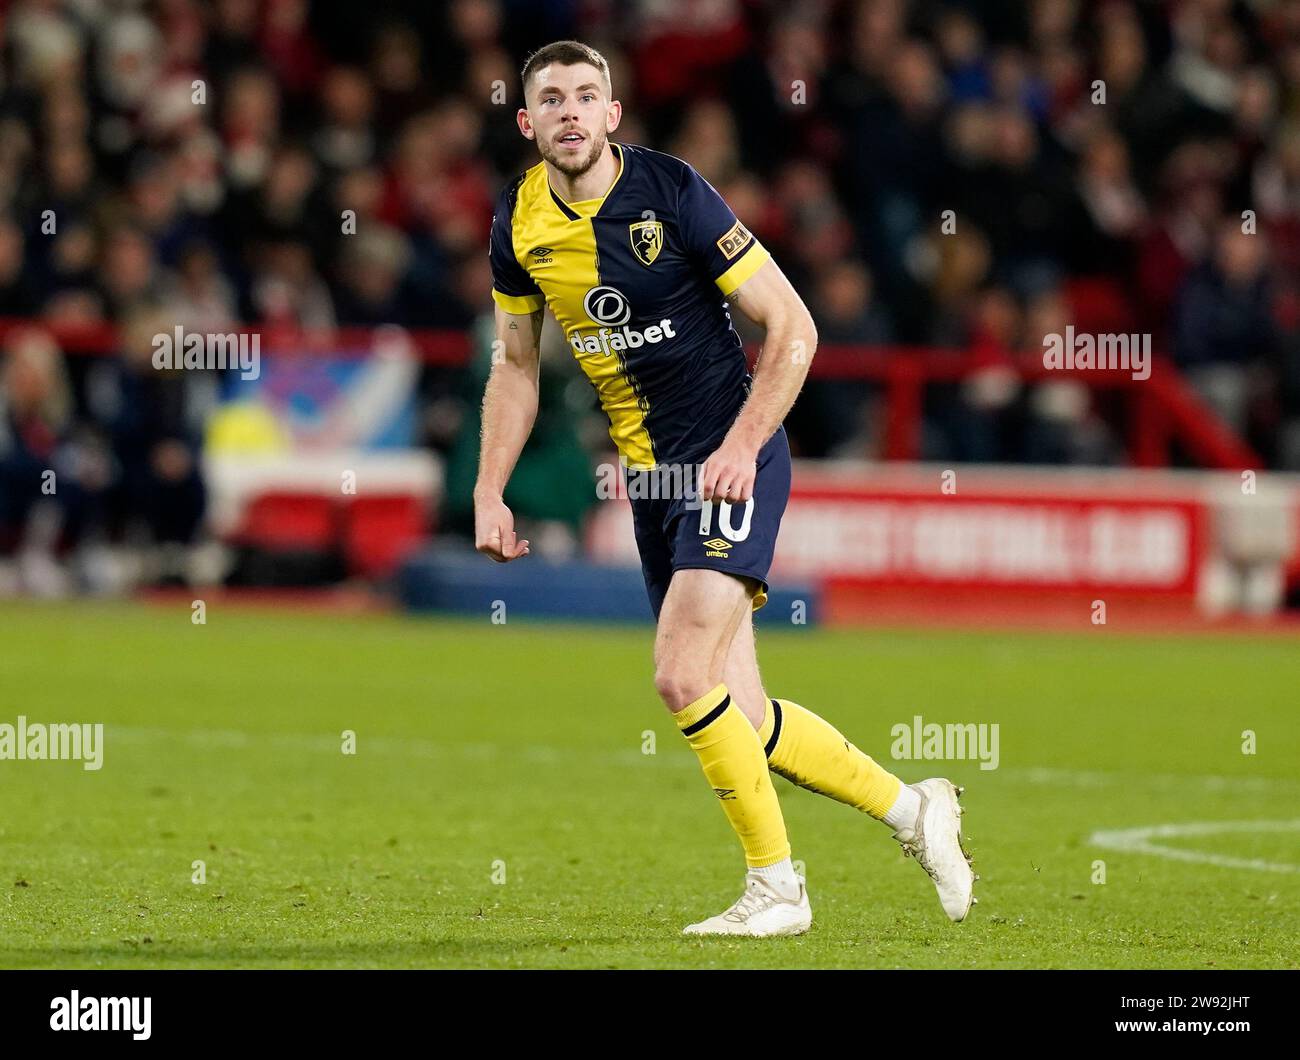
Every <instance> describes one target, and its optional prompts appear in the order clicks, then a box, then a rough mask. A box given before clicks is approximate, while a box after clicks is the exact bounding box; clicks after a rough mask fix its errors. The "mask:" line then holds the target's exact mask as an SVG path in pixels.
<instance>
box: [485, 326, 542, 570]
mask: <svg viewBox="0 0 1300 1060" xmlns="http://www.w3.org/2000/svg"><path fill="white" fill-rule="evenodd" d="M544 313H545V310H542V309H537V310H534V311H532V312H530V313H528V314H525V315H520V314H516V313H508V312H506V310H504V309H503V308H501V306H500V305H498V306H497V307H496V343H495V345H494V347H493V348H494V351H496V353H495V355H494V356H493V358H492V372H491V374H490V375H489V376H488V382H487V388H486V389H485V390H484V392H483V429H482V441H481V444H480V447H479V467H478V481H477V482H476V483H475V485H474V547H475V548H477V549H478V550H479V551H480V552H482V553H484V554H485V555H487V556H490V557H491V558H492V559H494V560H496V561H497V562H498V563H508V562H509V561H510V560H512V559H518V558H519V557H520V556H526V555H528V542H527V541H520V540H518V537H517V535H516V534H515V517H514V515H513V514H512V513H511V511H510V509H509V508H507V507H506V504H505V501H504V500H503V496H504V494H505V491H506V483H507V482H509V481H510V473H511V472H512V471H514V469H515V464H516V463H517V462H518V460H519V454H520V453H522V452H523V450H524V443H525V442H527V441H528V435H529V434H531V433H532V429H533V423H534V422H535V421H536V419H537V380H538V366H539V363H540V343H541V337H542V317H543V315H544Z"/></svg>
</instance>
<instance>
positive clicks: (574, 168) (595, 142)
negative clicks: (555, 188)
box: [537, 129, 607, 179]
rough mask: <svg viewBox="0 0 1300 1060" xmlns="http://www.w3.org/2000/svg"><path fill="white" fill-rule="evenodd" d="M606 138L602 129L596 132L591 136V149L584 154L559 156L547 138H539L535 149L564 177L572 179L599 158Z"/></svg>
mask: <svg viewBox="0 0 1300 1060" xmlns="http://www.w3.org/2000/svg"><path fill="white" fill-rule="evenodd" d="M606 140H607V137H606V135H605V130H604V129H601V130H599V131H598V132H596V133H595V134H594V135H593V136H592V138H591V150H590V151H588V152H587V154H586V155H585V156H583V155H577V156H574V155H568V154H566V155H564V156H561V155H559V154H558V153H557V152H556V150H555V147H554V145H553V144H552V143H551V142H550V141H549V140H548V141H546V142H545V143H543V142H542V140H541V139H540V138H539V139H538V141H537V150H538V152H539V153H540V154H541V156H542V158H543V159H545V160H546V161H547V162H549V163H550V164H551V165H553V166H554V167H555V168H556V169H558V170H559V171H560V172H561V173H563V174H564V175H565V176H566V177H568V178H570V179H573V178H574V177H580V176H582V175H583V174H584V173H586V172H587V170H589V169H590V168H591V167H592V166H594V165H595V164H596V163H597V162H598V161H599V160H600V156H601V154H602V153H603V152H604V150H605V142H606Z"/></svg>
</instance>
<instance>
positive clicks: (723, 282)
mask: <svg viewBox="0 0 1300 1060" xmlns="http://www.w3.org/2000/svg"><path fill="white" fill-rule="evenodd" d="M677 225H678V228H679V229H680V230H681V233H682V238H683V239H684V240H685V242H686V251H687V253H688V254H689V255H690V257H691V258H692V259H693V260H694V261H695V262H696V263H697V264H698V265H699V266H700V267H701V268H702V269H703V270H704V271H705V273H706V274H707V275H708V277H709V279H711V280H712V281H713V282H714V283H716V284H717V285H718V288H719V290H721V291H722V293H723V294H724V295H726V294H731V293H732V292H733V291H734V290H736V288H737V287H739V286H740V285H741V284H742V283H744V282H745V281H746V280H748V279H749V278H750V277H751V276H753V275H754V273H755V272H757V271H758V269H759V266H761V265H762V264H763V263H764V262H765V261H767V260H768V258H769V257H770V256H771V255H769V254H768V252H767V249H766V248H765V247H764V246H763V245H762V244H761V243H760V242H759V241H758V240H757V239H755V238H754V236H753V234H752V233H751V232H750V231H749V229H747V228H746V227H745V226H744V225H743V224H741V222H740V221H738V220H737V219H736V215H735V214H734V213H732V212H731V207H730V206H728V205H727V204H726V203H725V202H724V201H723V200H722V196H721V195H719V194H718V193H717V191H715V190H714V187H713V185H712V184H710V183H709V182H708V181H707V180H705V179H704V178H703V177H702V176H700V175H699V174H698V173H697V172H695V169H694V168H693V167H692V166H689V165H688V166H684V167H683V172H682V182H681V185H680V186H679V188H678V194H677Z"/></svg>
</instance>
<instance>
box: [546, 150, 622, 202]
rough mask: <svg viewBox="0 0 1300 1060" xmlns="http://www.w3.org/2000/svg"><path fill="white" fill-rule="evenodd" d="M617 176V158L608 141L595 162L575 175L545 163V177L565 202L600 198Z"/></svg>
mask: <svg viewBox="0 0 1300 1060" xmlns="http://www.w3.org/2000/svg"><path fill="white" fill-rule="evenodd" d="M617 176H618V159H617V158H615V157H614V149H613V148H612V147H610V146H609V143H608V141H606V143H605V150H604V151H602V152H601V154H600V159H599V160H598V161H597V162H596V164H595V165H594V166H592V167H591V168H590V169H589V170H587V171H586V172H585V173H580V174H579V175H578V176H576V177H570V176H569V175H568V174H567V173H561V172H560V171H559V170H558V169H556V168H555V167H554V166H553V165H551V163H549V162H547V163H546V179H547V180H549V181H550V182H551V187H552V188H553V189H554V190H555V194H556V195H558V196H559V197H560V198H561V199H563V200H564V201H565V202H586V201H587V200H588V199H599V198H602V197H603V196H604V195H605V193H606V192H607V191H609V189H610V188H611V187H612V186H613V184H614V178H615V177H617Z"/></svg>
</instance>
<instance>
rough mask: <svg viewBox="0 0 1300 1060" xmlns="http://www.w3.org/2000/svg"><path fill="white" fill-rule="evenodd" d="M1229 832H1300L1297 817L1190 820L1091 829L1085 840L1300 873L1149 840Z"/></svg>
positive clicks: (1254, 860)
mask: <svg viewBox="0 0 1300 1060" xmlns="http://www.w3.org/2000/svg"><path fill="white" fill-rule="evenodd" d="M1230 832H1300V818H1297V819H1295V820H1291V821H1191V822H1189V823H1187V824H1157V825H1150V826H1148V827H1145V828H1118V829H1107V830H1102V831H1097V832H1093V833H1092V835H1091V836H1089V837H1088V842H1089V843H1091V844H1093V845H1094V846H1099V847H1103V848H1104V849H1107V850H1121V851H1124V852H1125V853H1132V854H1153V855H1155V856H1156V857H1159V858H1170V859H1172V860H1174V861H1190V862H1196V863H1198V864H1202V865H1218V866H1220V867H1222V868H1225V869H1253V870H1255V871H1257V872H1286V873H1292V872H1300V865H1291V864H1287V863H1282V862H1276V861H1264V860H1263V859H1261V858H1234V857H1229V856H1227V855H1226V854H1213V853H1210V852H1209V851H1204V850H1183V849H1180V848H1179V847H1170V846H1165V845H1163V844H1161V843H1152V842H1151V841H1150V840H1152V839H1183V838H1188V837H1194V836H1207V835H1223V834H1225V833H1230Z"/></svg>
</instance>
